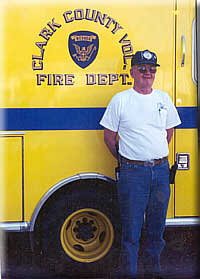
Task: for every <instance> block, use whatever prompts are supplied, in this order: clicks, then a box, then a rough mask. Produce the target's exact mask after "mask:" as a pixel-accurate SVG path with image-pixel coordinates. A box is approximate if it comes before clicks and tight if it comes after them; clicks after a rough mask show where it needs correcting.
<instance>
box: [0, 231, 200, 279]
mask: <svg viewBox="0 0 200 279" xmlns="http://www.w3.org/2000/svg"><path fill="white" fill-rule="evenodd" d="M164 238H165V240H166V247H165V248H164V250H163V253H162V255H161V267H162V272H163V276H164V278H166V279H178V278H179V279H190V278H194V279H200V241H199V240H200V227H187V228H186V227H168V228H167V229H166V231H165V234H164ZM142 240H143V235H142V237H141V248H140V252H139V260H138V272H139V275H140V278H143V274H144V266H143V256H144V255H143V245H142ZM3 243H4V249H3V250H4V253H3V256H2V266H1V270H2V272H1V273H2V275H1V278H2V279H15V278H16V279H17V278H18V279H47V278H48V279H61V278H62V279H63V278H66V279H67V278H68V276H67V275H66V276H62V277H61V276H57V275H56V274H53V273H50V272H49V271H48V270H47V269H46V268H45V264H42V265H41V264H40V263H39V264H38V261H40V260H41V259H40V257H39V258H38V257H35V255H34V253H33V252H32V250H31V247H30V243H29V236H28V233H5V234H4V241H3ZM109 277H110V276H109V274H108V276H107V278H109ZM77 278H81V277H80V276H79V275H78V274H77V277H76V279H77ZM93 278H94V277H93ZM95 278H96V279H98V278H99V277H98V274H97V276H96V277H95ZM107 278H104V279H107ZM88 279H89V278H88Z"/></svg>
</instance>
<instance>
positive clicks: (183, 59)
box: [181, 35, 185, 67]
mask: <svg viewBox="0 0 200 279" xmlns="http://www.w3.org/2000/svg"><path fill="white" fill-rule="evenodd" d="M181 42H182V45H183V56H182V62H181V67H184V65H185V36H184V35H182V36H181Z"/></svg>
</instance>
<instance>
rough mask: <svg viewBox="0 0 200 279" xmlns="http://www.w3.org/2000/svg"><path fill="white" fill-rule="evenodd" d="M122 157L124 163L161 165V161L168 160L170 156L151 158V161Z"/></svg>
mask: <svg viewBox="0 0 200 279" xmlns="http://www.w3.org/2000/svg"><path fill="white" fill-rule="evenodd" d="M120 158H121V163H122V164H136V165H140V166H155V165H159V164H160V163H163V162H165V161H167V160H168V156H166V157H163V158H160V159H153V160H149V161H139V160H130V159H127V158H125V157H123V156H120Z"/></svg>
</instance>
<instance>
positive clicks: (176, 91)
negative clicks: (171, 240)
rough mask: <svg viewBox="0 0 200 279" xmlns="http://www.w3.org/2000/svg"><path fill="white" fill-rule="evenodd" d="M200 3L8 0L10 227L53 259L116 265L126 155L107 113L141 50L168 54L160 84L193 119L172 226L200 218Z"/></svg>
mask: <svg viewBox="0 0 200 279" xmlns="http://www.w3.org/2000/svg"><path fill="white" fill-rule="evenodd" d="M198 2H199V1H195V0H166V1H161V0H158V1H148V0H144V1H142V2H139V1H137V0H134V1H133V0H124V1H122V2H120V1H114V0H110V1H109V2H108V1H106V0H101V1H100V0H96V1H91V0H86V1H80V0H68V1H64V0H57V1H54V0H44V1H42V2H41V1H39V0H30V1H24V0H9V1H6V0H3V1H1V3H0V15H1V22H2V25H1V29H0V35H1V37H0V38H1V44H0V50H1V75H0V80H1V83H0V84H1V103H0V105H1V107H0V112H1V126H0V128H1V132H0V151H1V163H2V168H1V197H2V202H1V225H0V227H1V228H2V229H3V230H5V231H9V232H25V231H27V232H30V241H31V243H32V246H33V248H34V249H36V250H37V249H39V250H40V251H41V253H42V254H43V255H45V256H46V257H47V258H48V260H49V262H50V264H51V265H54V264H55V262H59V263H60V269H61V270H65V269H66V268H69V269H71V270H74V271H76V270H79V271H80V270H82V271H83V272H84V271H85V272H86V271H87V272H88V270H89V272H98V271H100V270H101V271H102V267H103V270H107V269H109V268H110V267H111V266H114V265H115V263H116V260H117V258H118V257H117V255H118V253H119V251H120V241H121V227H120V217H119V216H120V215H119V207H118V202H117V191H116V179H115V167H116V164H117V162H116V160H115V159H114V158H113V157H112V155H111V154H110V153H109V151H108V149H107V148H106V146H105V144H104V139H103V127H102V126H100V124H99V122H100V119H101V117H102V115H103V113H104V111H105V108H106V106H107V105H108V103H109V101H110V100H111V98H112V96H114V95H115V94H116V93H117V92H120V91H123V90H125V89H128V88H130V87H132V86H133V82H134V81H133V80H132V79H131V76H130V61H131V57H132V55H133V54H134V53H135V52H136V51H138V50H145V49H149V50H151V51H154V52H155V53H156V54H157V56H158V62H159V64H160V65H161V67H160V68H159V69H158V71H157V75H156V80H155V82H154V88H157V89H160V90H163V91H165V92H167V93H168V94H169V96H170V97H171V98H172V100H173V102H174V104H175V106H176V107H177V110H178V113H179V115H180V118H181V121H182V124H181V125H179V126H178V127H177V128H176V129H175V132H174V135H173V139H172V141H171V143H170V146H169V149H170V154H169V162H170V165H173V164H174V162H175V161H176V162H177V164H178V170H177V174H176V179H175V183H174V184H171V198H170V203H169V209H168V214H167V222H166V224H167V226H188V225H190V226H191V225H198V224H199V221H200V219H199V213H200V212H199V206H198V204H199V200H198V199H199V192H198V191H199V190H198V186H199V185H198V168H199V166H198V116H197V114H198V113H197V112H198V96H200V94H198V90H199V89H198V80H199V72H198V65H199V59H200V58H199V57H200V55H199V56H198V52H197V50H198V49H200V44H199V43H200V39H199V35H200V33H199V32H200V31H199V30H200V10H199V5H198V4H199V3H198Z"/></svg>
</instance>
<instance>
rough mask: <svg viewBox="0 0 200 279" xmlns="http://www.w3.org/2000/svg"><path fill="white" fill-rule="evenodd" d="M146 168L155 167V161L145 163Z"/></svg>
mask: <svg viewBox="0 0 200 279" xmlns="http://www.w3.org/2000/svg"><path fill="white" fill-rule="evenodd" d="M144 166H152V167H153V166H155V160H154V159H152V160H148V161H145V162H144Z"/></svg>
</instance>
